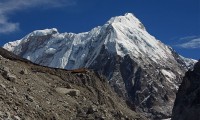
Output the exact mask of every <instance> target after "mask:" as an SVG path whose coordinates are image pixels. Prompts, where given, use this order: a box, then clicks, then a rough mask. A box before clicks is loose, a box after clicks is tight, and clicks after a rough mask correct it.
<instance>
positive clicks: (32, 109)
mask: <svg viewBox="0 0 200 120" xmlns="http://www.w3.org/2000/svg"><path fill="white" fill-rule="evenodd" d="M79 71H80V72H79ZM0 119H9V120H93V119H97V120H98V119H99V120H123V119H124V120H145V118H144V117H142V116H141V115H139V114H137V113H135V112H134V111H132V110H131V109H129V108H128V106H127V105H126V104H125V101H123V100H122V99H121V98H119V97H118V96H117V95H116V93H115V92H113V90H112V89H111V88H110V86H109V84H108V83H107V80H106V79H104V78H103V77H101V76H100V75H98V74H97V73H95V72H93V71H90V70H85V69H81V70H76V71H67V70H62V69H54V68H48V67H44V66H39V65H36V64H33V63H31V62H30V61H27V60H25V59H22V58H19V57H18V56H15V55H14V54H12V53H10V52H7V51H6V50H4V49H2V48H0Z"/></svg>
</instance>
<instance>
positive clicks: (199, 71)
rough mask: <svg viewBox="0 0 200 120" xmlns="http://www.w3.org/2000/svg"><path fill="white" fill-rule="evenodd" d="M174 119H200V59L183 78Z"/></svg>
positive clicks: (175, 106) (175, 104)
mask: <svg viewBox="0 0 200 120" xmlns="http://www.w3.org/2000/svg"><path fill="white" fill-rule="evenodd" d="M172 120H200V61H199V62H198V63H197V64H195V66H194V70H193V71H191V70H189V71H188V72H187V73H186V74H185V77H184V78H183V82H182V84H181V86H180V88H179V90H178V93H177V95H176V100H175V103H174V108H173V116H172Z"/></svg>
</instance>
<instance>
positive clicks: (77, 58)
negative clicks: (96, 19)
mask: <svg viewBox="0 0 200 120" xmlns="http://www.w3.org/2000/svg"><path fill="white" fill-rule="evenodd" d="M4 48H6V49H7V50H9V51H12V52H13V53H15V54H17V55H20V56H22V57H23V58H26V59H29V60H31V61H32V62H34V63H37V64H40V65H44V66H50V67H55V68H64V69H77V68H90V69H93V70H95V71H97V72H98V73H99V74H103V75H105V76H106V78H107V79H108V80H109V83H110V85H111V86H112V87H113V88H114V89H115V91H116V92H117V93H118V95H119V96H122V97H124V99H126V100H127V103H128V104H129V105H130V106H132V108H134V109H135V110H137V111H139V112H143V113H144V114H145V115H146V116H148V117H149V118H151V119H162V118H168V117H170V116H171V111H172V106H173V103H174V99H175V93H176V92H177V90H178V86H179V85H180V83H181V80H182V77H183V75H184V73H185V72H186V71H187V70H188V68H189V67H191V66H193V64H194V63H195V62H196V61H195V60H192V59H186V58H184V57H182V56H180V55H179V54H177V53H176V52H175V51H174V50H173V49H172V48H170V47H168V46H167V45H165V44H163V43H162V42H161V41H159V40H156V38H155V37H153V36H151V35H150V34H149V33H148V32H147V30H146V29H145V27H144V25H143V24H142V23H141V22H140V21H139V20H138V19H137V18H136V17H135V16H134V15H133V14H131V13H127V14H125V15H124V16H117V17H113V18H111V19H110V20H109V21H108V22H107V23H106V24H104V25H103V26H99V27H96V28H94V29H92V30H91V31H89V32H84V33H79V34H75V33H59V32H58V30H57V29H55V28H53V29H45V30H36V31H34V32H32V33H30V34H28V35H27V36H25V37H24V38H22V39H21V40H18V41H14V42H10V43H7V44H5V45H4Z"/></svg>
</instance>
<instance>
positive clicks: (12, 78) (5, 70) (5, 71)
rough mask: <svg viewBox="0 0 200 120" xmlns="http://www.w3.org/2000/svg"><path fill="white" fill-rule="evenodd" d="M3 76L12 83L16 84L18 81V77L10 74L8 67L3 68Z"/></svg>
mask: <svg viewBox="0 0 200 120" xmlns="http://www.w3.org/2000/svg"><path fill="white" fill-rule="evenodd" d="M2 76H3V77H4V78H5V79H7V80H9V81H11V82H15V81H16V79H17V77H16V76H15V75H14V74H12V73H11V72H10V70H9V68H8V67H4V68H3V72H2Z"/></svg>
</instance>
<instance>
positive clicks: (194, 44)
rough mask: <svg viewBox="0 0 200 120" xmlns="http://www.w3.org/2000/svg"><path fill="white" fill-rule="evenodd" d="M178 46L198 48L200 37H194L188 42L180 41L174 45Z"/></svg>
mask: <svg viewBox="0 0 200 120" xmlns="http://www.w3.org/2000/svg"><path fill="white" fill-rule="evenodd" d="M176 46H178V47H181V48H193V49H194V48H200V38H195V39H192V40H190V41H188V42H185V43H181V44H179V45H176Z"/></svg>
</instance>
